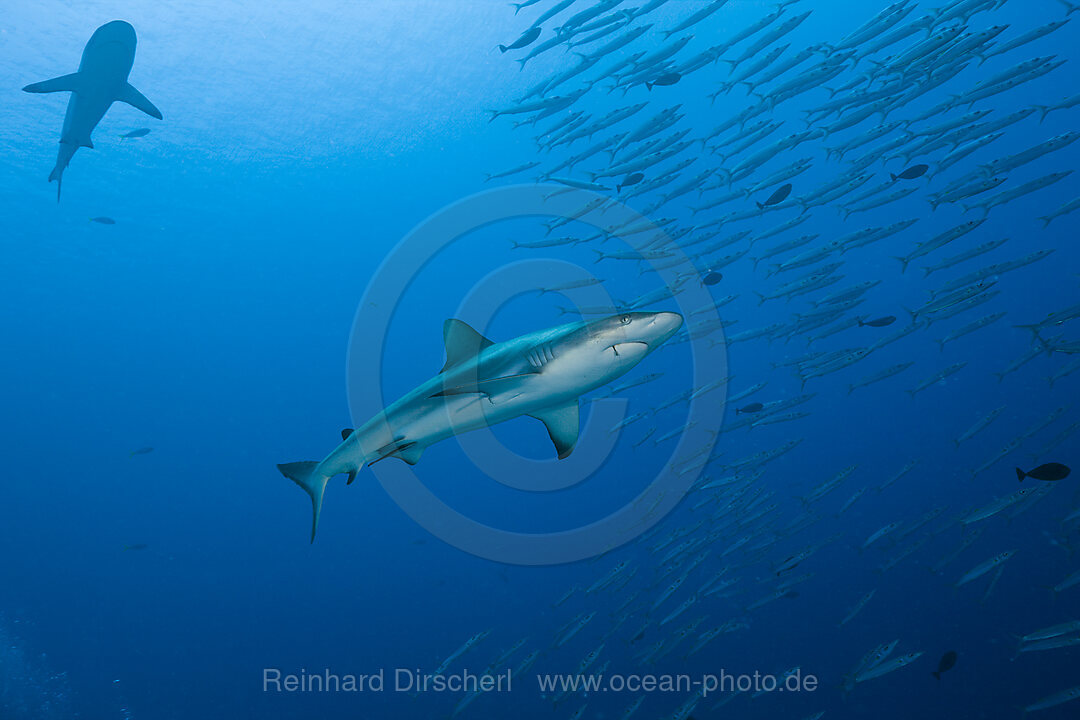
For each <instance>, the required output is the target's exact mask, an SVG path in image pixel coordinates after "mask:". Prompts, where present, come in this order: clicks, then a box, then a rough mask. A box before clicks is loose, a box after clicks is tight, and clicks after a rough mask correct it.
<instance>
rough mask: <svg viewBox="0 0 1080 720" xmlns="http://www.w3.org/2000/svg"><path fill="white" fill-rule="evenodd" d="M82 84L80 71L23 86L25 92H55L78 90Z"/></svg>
mask: <svg viewBox="0 0 1080 720" xmlns="http://www.w3.org/2000/svg"><path fill="white" fill-rule="evenodd" d="M81 86H82V77H80V75H79V73H77V72H76V73H71V74H70V75H61V76H60V77H54V78H53V79H52V80H42V81H41V82H36V83H32V84H30V85H27V86H26V87H24V88H23V92H28V93H54V92H78V91H79V88H80V87H81Z"/></svg>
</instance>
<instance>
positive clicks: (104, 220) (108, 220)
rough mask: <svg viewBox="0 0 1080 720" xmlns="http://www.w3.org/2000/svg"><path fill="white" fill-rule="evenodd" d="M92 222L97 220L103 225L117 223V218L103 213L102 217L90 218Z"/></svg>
mask: <svg viewBox="0 0 1080 720" xmlns="http://www.w3.org/2000/svg"><path fill="white" fill-rule="evenodd" d="M90 222H96V223H99V224H101V225H115V224H116V221H115V220H113V219H112V218H111V217H105V216H104V215H102V216H101V217H92V218H90Z"/></svg>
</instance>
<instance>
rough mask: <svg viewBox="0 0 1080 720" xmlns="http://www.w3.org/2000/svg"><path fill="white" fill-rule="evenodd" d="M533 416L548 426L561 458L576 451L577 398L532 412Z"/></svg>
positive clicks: (549, 433)
mask: <svg viewBox="0 0 1080 720" xmlns="http://www.w3.org/2000/svg"><path fill="white" fill-rule="evenodd" d="M532 417H534V418H536V419H537V420H539V421H540V422H542V423H544V425H545V426H546V427H547V431H548V435H549V436H551V442H553V443H555V450H556V451H557V452H558V453H559V459H560V460H562V459H563V458H565V457H567V456H568V455H569V454H570V453H572V452H573V451H574V445H576V444H577V439H578V424H579V418H578V401H577V398H574V399H573V400H571V401H570V402H569V403H567V404H566V405H562V406H560V407H554V408H547V409H545V410H541V411H539V412H535V413H532Z"/></svg>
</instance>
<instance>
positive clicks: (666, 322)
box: [645, 312, 683, 350]
mask: <svg viewBox="0 0 1080 720" xmlns="http://www.w3.org/2000/svg"><path fill="white" fill-rule="evenodd" d="M682 326H683V317H682V315H680V314H679V313H673V312H658V313H654V314H653V316H652V317H651V318H649V321H648V326H647V327H648V337H647V338H646V340H645V341H646V342H647V343H648V344H649V347H650V348H652V349H654V350H655V349H656V348H657V347H659V346H660V345H662V344H664V343H665V342H667V341H668V340H669V339H670V338H671V336H672V335H674V334H675V333H677V332H679V329H680V328H681V327H682Z"/></svg>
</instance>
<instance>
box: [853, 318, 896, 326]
mask: <svg viewBox="0 0 1080 720" xmlns="http://www.w3.org/2000/svg"><path fill="white" fill-rule="evenodd" d="M894 322H896V316H895V315H886V316H885V317H879V318H877V319H876V320H867V321H866V322H863V321H862V319H861V318H860V320H859V327H888V326H889V325H892V324H893V323H894Z"/></svg>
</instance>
